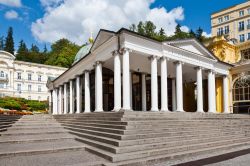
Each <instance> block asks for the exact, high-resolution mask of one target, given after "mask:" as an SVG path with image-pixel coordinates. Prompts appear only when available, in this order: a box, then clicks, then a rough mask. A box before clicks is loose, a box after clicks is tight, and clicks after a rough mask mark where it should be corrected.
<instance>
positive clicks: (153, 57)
mask: <svg viewBox="0 0 250 166" xmlns="http://www.w3.org/2000/svg"><path fill="white" fill-rule="evenodd" d="M155 58H156V59H157V60H158V59H159V57H158V56H156V55H151V56H149V57H148V59H149V60H153V59H155Z"/></svg>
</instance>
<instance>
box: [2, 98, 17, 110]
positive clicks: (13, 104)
mask: <svg viewBox="0 0 250 166" xmlns="http://www.w3.org/2000/svg"><path fill="white" fill-rule="evenodd" d="M0 107H2V108H7V109H14V110H21V105H20V104H19V103H18V102H17V101H15V100H12V99H11V100H3V101H1V102H0Z"/></svg>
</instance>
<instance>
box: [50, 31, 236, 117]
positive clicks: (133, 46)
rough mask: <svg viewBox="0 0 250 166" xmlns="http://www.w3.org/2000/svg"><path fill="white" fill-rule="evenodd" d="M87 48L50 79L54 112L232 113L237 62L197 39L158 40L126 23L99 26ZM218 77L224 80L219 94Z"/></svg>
mask: <svg viewBox="0 0 250 166" xmlns="http://www.w3.org/2000/svg"><path fill="white" fill-rule="evenodd" d="M85 47H86V46H85ZM88 48H89V49H86V48H82V49H81V50H80V51H79V53H78V54H77V56H76V59H77V61H76V62H75V63H74V64H73V66H72V67H71V68H69V69H68V70H67V71H66V72H64V73H63V74H62V75H60V76H59V77H58V78H56V79H55V80H53V81H51V82H49V83H48V88H49V89H50V91H51V102H52V103H53V104H52V108H53V109H52V112H53V114H66V113H70V114H72V113H81V112H91V111H95V112H102V111H120V110H123V111H129V110H130V111H131V110H134V111H166V112H167V111H179V112H184V111H186V112H196V111H197V112H211V113H216V112H224V113H230V109H229V81H228V75H229V69H230V68H231V67H232V66H231V65H229V64H227V63H225V62H221V61H220V60H219V59H218V58H217V57H215V56H214V55H213V54H212V53H211V52H209V51H208V50H207V49H206V48H205V47H204V46H203V45H202V44H200V43H199V42H198V41H196V40H195V39H187V40H178V41H170V42H159V41H156V40H153V39H150V38H147V37H145V36H141V35H139V34H137V33H135V32H132V31H129V30H127V29H124V28H122V29H120V30H119V31H117V32H112V31H107V30H100V32H99V33H98V35H97V37H96V40H95V42H94V43H93V45H91V46H88ZM217 79H219V80H221V81H222V85H223V86H222V87H221V90H222V92H223V93H222V96H219V97H218V96H217V93H216V86H217V83H216V82H217ZM217 98H220V99H221V100H216V99H217ZM218 101H219V102H218ZM217 105H219V106H220V107H222V109H221V110H218V109H217Z"/></svg>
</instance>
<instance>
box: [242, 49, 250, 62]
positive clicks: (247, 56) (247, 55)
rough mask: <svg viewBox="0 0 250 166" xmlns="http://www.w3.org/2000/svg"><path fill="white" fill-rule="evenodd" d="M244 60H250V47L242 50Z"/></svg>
mask: <svg viewBox="0 0 250 166" xmlns="http://www.w3.org/2000/svg"><path fill="white" fill-rule="evenodd" d="M241 57H242V58H241V59H242V60H250V48H248V49H245V50H242V51H241Z"/></svg>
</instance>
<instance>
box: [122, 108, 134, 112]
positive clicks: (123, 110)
mask: <svg viewBox="0 0 250 166" xmlns="http://www.w3.org/2000/svg"><path fill="white" fill-rule="evenodd" d="M125 111H130V112H131V111H133V110H132V109H124V108H121V109H120V110H119V112H125Z"/></svg>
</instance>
